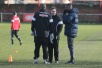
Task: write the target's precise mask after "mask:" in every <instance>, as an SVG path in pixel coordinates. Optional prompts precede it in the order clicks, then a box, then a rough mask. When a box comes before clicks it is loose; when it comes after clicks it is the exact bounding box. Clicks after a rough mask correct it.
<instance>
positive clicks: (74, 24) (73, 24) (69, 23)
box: [62, 3, 78, 64]
mask: <svg viewBox="0 0 102 68" xmlns="http://www.w3.org/2000/svg"><path fill="white" fill-rule="evenodd" d="M62 19H63V23H64V24H65V31H64V34H65V35H66V36H67V42H68V48H69V51H70V60H69V61H68V62H67V63H68V64H74V63H75V57H74V38H75V37H77V32H78V9H77V8H73V6H72V4H70V3H69V4H67V5H66V6H65V10H64V12H63V15H62Z"/></svg>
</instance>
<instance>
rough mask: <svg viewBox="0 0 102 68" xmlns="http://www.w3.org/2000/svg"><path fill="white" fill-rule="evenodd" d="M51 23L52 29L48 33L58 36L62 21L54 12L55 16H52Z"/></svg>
mask: <svg viewBox="0 0 102 68" xmlns="http://www.w3.org/2000/svg"><path fill="white" fill-rule="evenodd" d="M52 19H53V23H52V24H51V28H52V31H51V32H50V33H54V38H55V37H56V36H58V39H59V35H60V33H61V31H62V28H63V22H62V21H61V19H60V17H59V16H58V15H57V14H56V15H55V16H52Z"/></svg>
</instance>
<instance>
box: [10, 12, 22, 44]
mask: <svg viewBox="0 0 102 68" xmlns="http://www.w3.org/2000/svg"><path fill="white" fill-rule="evenodd" d="M19 29H20V18H19V17H18V16H17V12H13V16H12V19H11V44H12V45H13V44H14V35H15V37H16V38H17V39H18V40H19V42H20V45H22V41H21V39H20V37H19V36H18V31H19Z"/></svg>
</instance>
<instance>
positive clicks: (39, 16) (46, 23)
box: [31, 4, 52, 64]
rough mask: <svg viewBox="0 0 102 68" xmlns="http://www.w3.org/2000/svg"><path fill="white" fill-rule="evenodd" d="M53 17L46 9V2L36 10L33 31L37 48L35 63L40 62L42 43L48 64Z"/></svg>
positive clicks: (45, 60) (32, 25) (44, 56)
mask: <svg viewBox="0 0 102 68" xmlns="http://www.w3.org/2000/svg"><path fill="white" fill-rule="evenodd" d="M51 23H52V19H51V17H50V14H49V13H48V12H47V11H46V4H41V6H40V10H39V11H38V12H36V13H35V14H34V16H33V19H32V24H31V31H32V35H34V42H35V49H34V62H33V63H34V64H35V63H38V58H39V56H40V55H39V51H40V47H41V45H42V48H43V59H44V63H45V64H47V63H48V62H47V59H48V51H47V47H48V42H49V41H48V39H49V38H48V36H49V31H50V24H51Z"/></svg>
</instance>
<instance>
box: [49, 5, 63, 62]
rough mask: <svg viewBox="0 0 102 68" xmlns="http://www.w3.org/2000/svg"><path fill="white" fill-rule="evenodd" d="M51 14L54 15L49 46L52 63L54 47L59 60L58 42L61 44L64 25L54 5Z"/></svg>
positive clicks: (56, 59) (56, 57) (55, 55)
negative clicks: (60, 38) (60, 39)
mask: <svg viewBox="0 0 102 68" xmlns="http://www.w3.org/2000/svg"><path fill="white" fill-rule="evenodd" d="M51 15H52V19H53V23H52V25H51V27H52V31H50V43H49V46H48V50H49V63H52V59H53V49H54V57H55V63H58V60H59V56H58V54H59V50H58V44H59V37H60V33H61V31H62V27H63V22H62V21H61V19H60V17H59V16H58V15H57V13H56V8H55V7H54V6H53V7H52V8H51ZM52 35H53V39H52V37H51V36H52Z"/></svg>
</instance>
